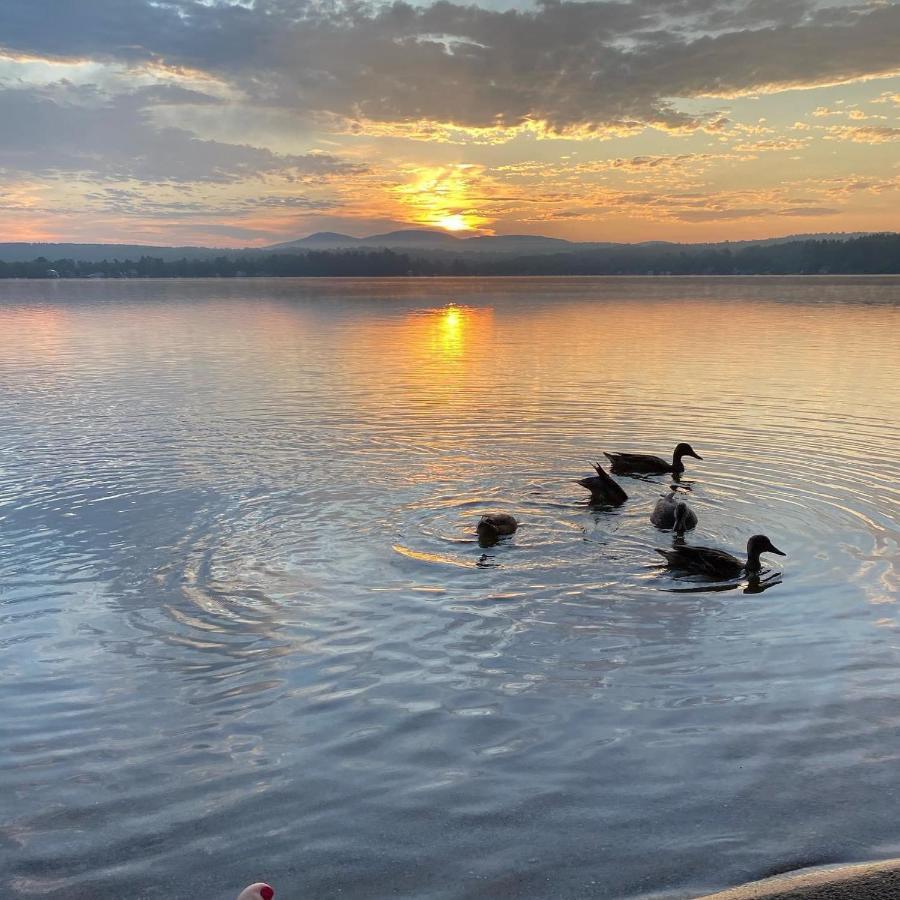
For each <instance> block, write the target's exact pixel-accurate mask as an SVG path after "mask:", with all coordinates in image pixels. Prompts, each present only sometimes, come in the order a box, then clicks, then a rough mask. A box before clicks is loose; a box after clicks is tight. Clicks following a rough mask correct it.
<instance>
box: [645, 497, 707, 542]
mask: <svg viewBox="0 0 900 900" xmlns="http://www.w3.org/2000/svg"><path fill="white" fill-rule="evenodd" d="M676 496H677V495H676V493H675V485H672V487H671V489H670V491H669V493H668V494H667V495H666V496H665V497H660V498H659V500H657V501H656V506H655V507H654V508H653V512H652V513H650V522H651V523H652V524H653V525H655V526H656V527H657V528H673V529H674V530H675V533H676V534H684V532H685V531H690V530H691V529H692V528H696V526H697V514H696V513H695V512H694V511H693V510H692V509H691V508H690V507H689V506H688V505H687V503H685V502H684V501H683V500H676Z"/></svg>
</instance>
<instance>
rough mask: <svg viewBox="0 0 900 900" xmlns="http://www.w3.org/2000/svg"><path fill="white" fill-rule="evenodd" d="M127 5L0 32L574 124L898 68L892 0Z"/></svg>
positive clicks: (285, 97) (335, 108) (467, 112)
mask: <svg viewBox="0 0 900 900" xmlns="http://www.w3.org/2000/svg"><path fill="white" fill-rule="evenodd" d="M122 6H123V4H122V0H80V2H79V3H77V4H73V3H71V2H69V0H45V2H44V3H41V4H35V3H34V2H33V0H4V3H3V11H2V13H0V42H2V44H3V45H5V46H6V47H7V49H9V50H10V51H14V52H19V53H32V54H37V55H44V56H48V55H49V56H59V57H64V58H68V59H71V58H90V59H95V60H100V61H107V62H117V63H127V64H147V63H165V64H167V65H171V66H185V67H190V68H192V69H196V70H200V71H203V72H207V73H211V74H213V75H215V76H216V77H218V78H222V79H224V80H226V81H227V82H228V83H229V84H231V85H232V86H233V87H234V88H235V89H236V90H240V91H241V92H243V94H244V95H245V97H246V98H247V101H248V102H250V103H252V104H254V105H268V106H271V107H277V108H283V109H289V110H294V111H296V112H298V113H329V114H332V115H335V116H340V117H344V118H345V119H347V120H348V121H350V122H353V121H357V122H360V123H362V124H363V127H364V124H365V123H366V122H374V123H394V124H403V123H416V122H423V121H424V122H433V123H442V124H443V125H444V126H455V127H460V128H471V129H503V128H507V129H508V128H518V127H523V126H528V125H529V123H531V124H533V123H541V125H542V126H543V127H545V128H546V129H548V130H549V131H550V132H566V131H571V130H575V131H577V132H578V133H579V134H581V135H582V136H583V135H585V134H592V133H596V134H603V133H604V131H605V130H610V129H611V130H614V131H618V132H619V133H623V132H624V133H628V132H633V131H634V130H639V129H641V128H644V127H647V126H651V127H656V128H660V129H668V130H674V131H679V130H691V129H696V128H699V127H702V126H704V125H705V124H707V123H708V122H709V121H710V119H711V116H710V115H707V114H700V113H689V112H686V111H684V109H682V108H681V107H680V106H679V105H678V102H677V101H678V100H679V99H681V98H692V97H702V96H711V97H731V96H738V95H742V94H748V93H753V92H760V91H772V90H782V89H785V88H791V87H803V86H811V85H820V84H829V83H836V82H844V81H849V80H854V79H860V78H868V77H874V76H879V75H884V74H887V73H891V72H896V71H897V70H898V69H900V60H898V56H897V46H898V40H900V4H896V3H880V4H871V5H865V6H859V7H857V6H838V7H834V6H829V7H822V6H820V5H818V4H815V3H812V2H804V0H791V2H775V0H752V2H750V3H744V4H741V3H733V2H726V0H674V2H669V0H666V2H663V0H635V2H631V3H625V2H607V0H587V2H567V0H542V2H539V3H538V5H537V6H536V7H535V8H533V9H525V10H515V9H514V10H508V11H505V12H498V11H494V10H489V9H484V8H480V7H478V6H461V5H457V4H455V3H450V2H447V0H437V2H434V3H432V4H430V5H426V6H411V5H408V4H406V3H403V2H396V3H393V4H391V5H368V4H366V3H363V2H350V0H348V2H344V3H342V2H335V3H321V2H314V0H306V2H304V0H290V2H289V0H257V2H256V3H255V4H254V5H253V6H252V7H251V6H245V5H237V4H226V3H214V2H213V3H209V2H199V0H170V2H166V3H159V2H150V0H131V2H129V3H128V4H127V6H128V14H127V15H125V14H123V10H122ZM48 7H49V9H48ZM48 21H52V22H53V27H52V28H48V27H47V22H48ZM673 22H677V27H674V26H673Z"/></svg>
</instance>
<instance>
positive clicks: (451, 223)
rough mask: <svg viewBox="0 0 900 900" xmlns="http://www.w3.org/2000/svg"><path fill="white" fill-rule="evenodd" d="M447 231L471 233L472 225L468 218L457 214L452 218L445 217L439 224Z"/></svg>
mask: <svg viewBox="0 0 900 900" xmlns="http://www.w3.org/2000/svg"><path fill="white" fill-rule="evenodd" d="M437 224H438V225H439V226H440V227H441V228H443V229H445V230H446V231H471V225H469V223H468V222H467V221H466V217H465V216H462V215H460V214H459V213H456V214H455V215H452V216H444V218H443V219H439V220H438V223H437Z"/></svg>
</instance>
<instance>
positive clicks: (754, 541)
mask: <svg viewBox="0 0 900 900" xmlns="http://www.w3.org/2000/svg"><path fill="white" fill-rule="evenodd" d="M656 552H657V553H659V554H660V555H661V556H664V557H665V558H666V565H668V566H669V567H670V568H673V569H681V570H683V571H685V572H694V573H696V574H698V575H709V576H711V577H713V578H722V579H727V578H737V577H738V576H740V575H741V574H744V573H746V574H747V575H756V574H758V573H759V572H760V571H761V570H762V564H761V563H760V561H759V557H760V554H761V553H777V554H778V556H785V555H786V554H785V553H783V552H782V551H781V550H779V549H778V548H777V547H776V546H775V545H774V544H773V543H772V542H771V541H770V540H769V539H768V538H767V537H766V536H765V535H764V534H754V535H753V537H751V538H750V540H749V541H747V561H746V562H743V561H742V560H740V559H738V558H737V557H736V556H732V555H731V554H730V553H726V552H725V551H724V550H716V549H714V548H713V547H687V546H680V547H675V548H674V549H673V550H659V549H657V551H656Z"/></svg>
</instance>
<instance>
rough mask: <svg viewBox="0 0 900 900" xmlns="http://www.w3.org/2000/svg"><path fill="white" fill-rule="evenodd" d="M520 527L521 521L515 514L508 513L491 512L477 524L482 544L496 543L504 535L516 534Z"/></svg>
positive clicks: (476, 528) (476, 527) (479, 539)
mask: <svg viewBox="0 0 900 900" xmlns="http://www.w3.org/2000/svg"><path fill="white" fill-rule="evenodd" d="M518 528H519V522H518V520H517V519H516V518H515V516H511V515H509V514H508V513H491V514H489V515H486V516H482V517H481V520H480V521H479V522H478V524H477V525H476V526H475V531H476V532H477V533H478V543H479V544H481V545H482V546H490V545H491V544H496V543H497V541H498V540H500V538H502V537H507V536H508V535H510V534H515V533H516V531H517V530H518Z"/></svg>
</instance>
